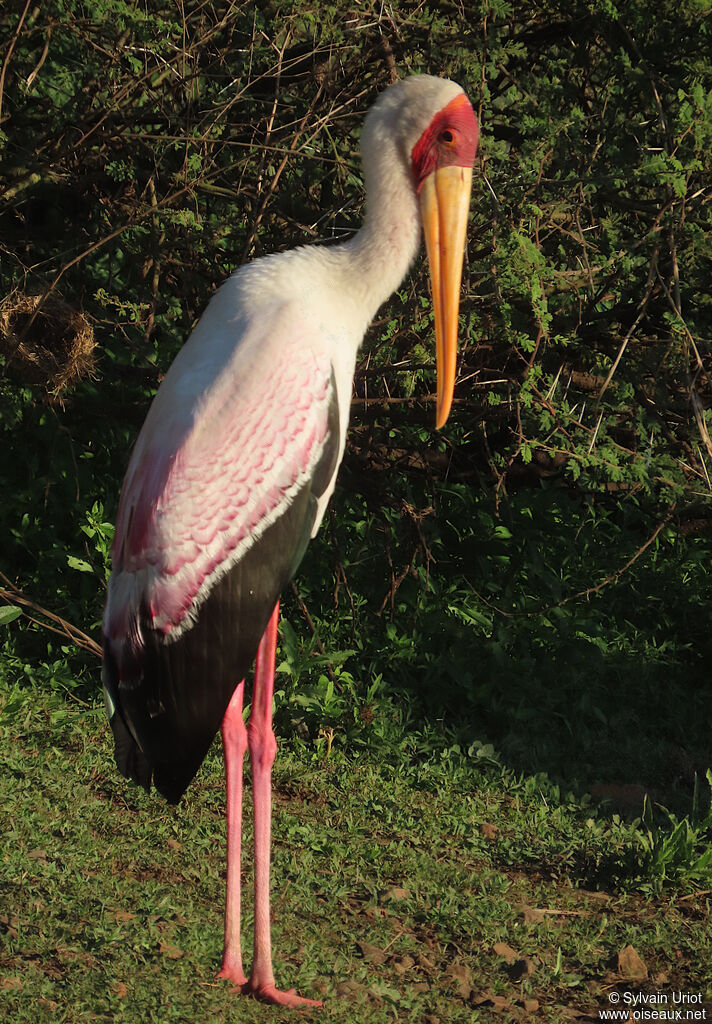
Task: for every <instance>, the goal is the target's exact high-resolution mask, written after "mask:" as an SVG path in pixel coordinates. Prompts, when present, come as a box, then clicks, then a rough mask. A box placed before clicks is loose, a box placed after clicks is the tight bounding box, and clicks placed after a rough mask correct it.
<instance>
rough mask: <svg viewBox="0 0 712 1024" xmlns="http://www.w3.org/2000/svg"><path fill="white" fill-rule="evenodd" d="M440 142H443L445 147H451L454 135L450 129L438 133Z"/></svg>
mask: <svg viewBox="0 0 712 1024" xmlns="http://www.w3.org/2000/svg"><path fill="white" fill-rule="evenodd" d="M440 141H441V142H444V143H445V145H446V146H451V145H452V144H453V142H454V141H455V133H454V132H453V131H451V129H450V128H444V129H443V130H442V131H441V132H440Z"/></svg>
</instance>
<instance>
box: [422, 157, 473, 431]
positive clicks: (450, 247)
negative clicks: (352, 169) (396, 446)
mask: <svg viewBox="0 0 712 1024" xmlns="http://www.w3.org/2000/svg"><path fill="white" fill-rule="evenodd" d="M471 185H472V168H470V167H454V166H448V167H439V168H438V169H437V170H435V171H432V172H431V173H430V174H429V175H428V177H427V178H426V179H425V181H424V182H423V185H422V187H421V190H420V212H421V216H422V218H423V231H424V233H425V248H426V250H427V253H428V262H429V264H430V280H431V283H432V289H433V305H434V307H435V345H436V357H437V371H438V401H437V412H436V421H435V425H436V427H437V428H438V429H440V427H442V426H444V425H445V422H446V420H447V418H448V416H449V415H450V407H451V406H452V394H453V391H454V389H455V368H456V364H457V317H458V313H459V309H460V282H461V280H462V260H463V257H464V255H465V240H466V236H467V214H468V211H469V207H470V187H471Z"/></svg>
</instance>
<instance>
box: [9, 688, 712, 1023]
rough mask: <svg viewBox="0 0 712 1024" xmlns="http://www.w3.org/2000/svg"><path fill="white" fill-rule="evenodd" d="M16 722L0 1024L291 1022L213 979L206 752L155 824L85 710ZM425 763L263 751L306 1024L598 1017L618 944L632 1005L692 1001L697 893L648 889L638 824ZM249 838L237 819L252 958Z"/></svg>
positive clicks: (214, 894)
mask: <svg viewBox="0 0 712 1024" xmlns="http://www.w3.org/2000/svg"><path fill="white" fill-rule="evenodd" d="M13 721H14V723H15V724H14V726H13V728H9V727H8V726H5V728H4V729H3V737H2V743H3V751H4V754H3V759H4V765H3V771H2V776H1V778H0V807H1V808H2V812H1V813H2V820H3V823H4V831H3V843H2V849H1V851H0V893H1V894H2V895H1V897H0V899H1V902H0V929H2V933H3V934H2V947H0V948H1V952H0V1012H1V1013H2V1019H4V1020H8V1021H13V1022H18V1024H21V1022H25V1021H32V1022H37V1021H45V1020H46V1021H52V1022H53V1024H54V1022H57V1021H67V1022H69V1021H71V1022H72V1024H78V1022H84V1021H93V1020H107V1021H108V1020H116V1021H126V1022H139V1021H141V1022H143V1021H156V1022H160V1024H169V1022H178V1021H181V1022H182V1021H185V1022H188V1021H190V1022H194V1021H208V1020H209V1021H228V1020H237V1019H239V1020H241V1021H263V1020H270V1021H278V1020H287V1019H294V1016H295V1015H294V1014H293V1013H292V1014H289V1013H287V1012H284V1011H279V1010H274V1009H272V1008H269V1009H268V1008H265V1007H263V1006H261V1005H259V1004H257V1003H255V1002H253V1001H251V1000H239V1001H238V1002H236V997H235V996H234V995H233V994H232V993H231V992H230V989H229V986H228V985H227V984H225V983H222V982H217V981H215V979H214V973H215V971H216V968H217V966H218V964H219V959H220V953H221V942H222V932H221V928H222V921H221V915H222V900H223V885H224V882H223V876H224V849H223V828H224V823H223V777H222V768H221V760H220V755H219V749H218V748H217V745H216V747H214V748H213V751H212V754H211V756H210V757H209V759H208V761H207V762H206V764H205V766H204V768H203V769H202V771H201V773H200V775H199V777H198V779H197V780H196V782H195V783H194V785H193V786H192V787H191V789H190V790H189V793H188V796H187V799H186V800H185V801H184V802H183V803H182V804H181V806H180V807H179V808H178V809H177V810H173V809H171V808H169V807H167V806H165V805H164V804H163V803H162V802H160V801H159V800H158V799H156V798H153V797H149V796H147V795H146V794H144V793H143V792H141V791H139V790H137V789H136V788H134V787H131V786H129V785H128V784H127V783H125V782H124V781H123V780H121V779H120V778H118V777H117V774H116V771H115V769H114V766H113V762H112V758H111V750H110V743H109V737H108V732H107V728H106V725H105V722H104V718H103V714H102V711H101V710H100V709H98V708H94V707H80V706H79V705H77V704H76V702H74V701H72V702H71V703H69V702H68V701H67V700H66V699H63V698H62V697H60V696H57V695H46V694H43V693H42V692H35V693H34V694H33V700H32V703H29V702H27V704H26V711H25V715H24V717H23V719H22V720H21V721H20V720H19V719H18V717H17V716H16V715H15V716H14V717H13ZM436 746H437V744H436V743H435V741H434V740H433V738H432V737H431V748H432V749H431V752H430V753H429V754H428V755H427V756H423V757H414V756H413V754H412V752H409V753H404V754H403V755H401V756H398V755H397V754H395V753H394V752H393V748H391V750H390V752H389V753H388V754H387V755H385V756H384V750H383V748H382V747H381V748H380V749H379V748H375V749H368V748H366V749H364V750H363V751H361V752H360V753H359V754H358V755H355V754H354V753H353V751H351V752H350V753H349V754H346V753H344V752H343V751H342V750H340V749H338V748H332V750H331V751H330V753H329V755H328V756H325V753H326V750H325V747H324V745H323V744H322V745H321V746H319V747H317V748H315V747H314V746H313V745H305V744H303V743H301V742H299V741H296V740H294V741H291V742H289V743H286V744H283V749H282V750H281V751H280V754H279V755H278V758H277V762H276V766H275V769H276V770H275V816H274V817H275V821H274V833H275V843H274V869H273V917H274V946H275V958H276V962H275V970H276V974H277V981H278V984H281V985H283V986H290V985H296V986H297V988H298V990H300V991H302V992H304V993H305V994H309V995H312V996H315V995H317V996H318V995H323V997H324V999H325V1001H326V1008H325V1010H323V1011H321V1014H320V1016H321V1019H324V1020H336V1021H340V1020H349V1021H352V1020H358V1021H363V1022H380V1021H392V1020H402V1021H411V1020H416V1021H421V1020H422V1021H428V1020H430V1021H433V1020H435V1018H438V1019H439V1020H441V1021H453V1022H454V1021H480V1020H482V1021H486V1020H490V1019H493V1018H492V1014H493V1013H494V1009H493V1004H492V1000H491V998H490V997H491V996H497V997H500V998H503V999H505V1000H507V1002H508V1004H509V1005H510V1007H512V1008H513V1009H511V1010H509V1011H507V1012H511V1013H513V1014H516V1013H519V1014H520V1016H521V1015H522V1014H523V1015H524V1019H538V1020H543V1021H544V1020H546V1021H563V1020H567V1019H570V1017H569V1016H567V1013H568V1012H569V1011H571V1010H572V1009H576V1010H578V1011H580V1012H582V1013H583V1012H587V1013H595V1011H596V1008H597V1007H600V1006H607V1005H608V1002H607V994H608V992H609V990H610V988H611V986H615V985H616V984H618V986H619V987H620V988H621V991H622V990H623V989H625V988H628V989H632V988H634V986H633V984H632V983H631V982H627V983H626V982H624V981H622V980H621V977H620V973H619V972H618V971H617V961H616V957H617V954H618V953H619V952H620V950H622V949H623V948H624V947H626V946H628V945H632V946H634V947H635V949H636V950H637V951H638V953H639V955H640V956H641V957H642V959H643V961H644V962H645V964H646V967H647V970H648V974H649V979H650V980H649V983H648V985H649V988H650V986H652V987H653V988H654V987H656V986H657V988H664V989H666V990H668V991H672V990H674V989H682V990H684V991H689V992H698V991H701V992H703V993H704V997H705V998H706V999H707V1000H709V999H710V997H711V996H712V992H711V991H710V989H709V964H710V963H711V962H712V932H711V931H710V929H709V926H708V918H707V915H708V911H709V894H708V893H705V892H704V891H703V890H702V889H700V886H699V885H695V884H691V883H689V881H688V884H684V882H683V883H682V884H680V885H678V886H677V887H676V889H672V890H671V889H670V888H669V887H668V888H667V889H665V890H664V892H663V894H662V895H657V896H652V895H650V894H649V893H648V894H646V886H647V883H648V881H649V879H646V876H645V870H644V868H645V855H644V850H643V847H642V845H641V844H640V842H639V838H638V837H639V835H640V833H639V832H637V831H636V827H635V825H633V824H628V823H625V822H623V821H621V820H620V819H619V818H618V817H616V816H613V817H609V818H606V817H605V816H603V817H602V816H598V815H597V814H596V813H595V812H594V811H593V810H592V809H591V807H590V806H589V802H588V801H586V800H583V801H581V800H578V801H574V800H573V798H571V797H566V796H565V795H562V794H561V793H560V792H559V791H558V790H557V788H556V787H554V786H552V785H551V784H550V783H549V782H548V781H547V780H546V778H543V777H539V778H533V777H530V778H522V777H517V776H515V775H514V774H513V773H511V772H509V771H506V770H504V769H502V768H501V767H499V766H498V765H497V764H496V761H495V760H493V759H492V758H491V757H487V756H485V757H481V756H480V757H478V756H477V752H478V749H479V750H480V751H481V748H476V747H473V748H472V749H471V750H470V751H467V750H460V749H459V748H452V747H450V748H448V747H447V746H446V745H445V744H444V743H442V742H441V744H440V749H439V750H437V749H435V748H436ZM248 815H249V802H248ZM250 842H251V828H250V827H249V824H248V825H247V827H246V849H247V851H248V856H247V858H246V860H245V865H244V867H245V876H246V877H245V883H246V886H247V888H248V898H247V900H246V903H247V906H246V910H245V913H246V921H245V933H246V940H247V942H248V943H249V935H250V930H251V917H250V914H251V899H250V898H249V885H250V881H251V871H250V862H249V849H250ZM648 889H649V886H648ZM527 908H533V910H532V909H527ZM533 911H544V913H534V912H533ZM502 943H504V944H506V945H507V946H509V947H511V949H512V950H513V951H514V952H515V953H516V957H515V959H514V962H513V963H510V964H508V963H507V959H506V957H505V956H503V955H501V954H502V952H503V950H504V947H502V946H500V947H498V950H499V951H497V950H496V949H495V947H496V946H497V944H502ZM510 959H511V957H510ZM656 979H657V980H656ZM525 1000H529V1001H530V1000H536V1001H537V1002H536V1005H537V1006H538V1009H537V1008H535V1004H534V1003H532V1002H527V1003H526V1006H527V1007H529V1009H526V1010H525V1009H524V1007H525ZM300 1019H301V1018H300ZM498 1019H499V1018H498ZM594 1019H595V1018H594Z"/></svg>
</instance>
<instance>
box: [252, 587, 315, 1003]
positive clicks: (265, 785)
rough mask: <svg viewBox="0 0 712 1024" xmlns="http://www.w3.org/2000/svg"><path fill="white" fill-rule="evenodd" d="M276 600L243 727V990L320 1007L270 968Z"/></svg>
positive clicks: (269, 998) (277, 1000)
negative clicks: (248, 791)
mask: <svg viewBox="0 0 712 1024" xmlns="http://www.w3.org/2000/svg"><path fill="white" fill-rule="evenodd" d="M278 621H279V603H277V604H276V605H275V609H274V611H273V612H272V617H271V619H270V620H269V623H268V625H267V629H266V630H265V632H264V636H263V637H262V640H261V641H260V646H259V650H258V652H257V662H256V664H255V684H254V689H253V693H252V712H251V714H250V721H249V724H248V726H247V741H248V745H249V749H250V763H251V764H252V790H253V798H254V808H255V956H254V960H253V963H252V973H251V974H250V980H249V981H248V983H247V985H246V986H245V989H244V990H245V991H246V992H250V993H252V995H254V996H256V997H257V998H258V999H262V1000H264V1001H265V1002H267V1003H274V1004H277V1005H279V1006H320V1005H321V1003H318V1002H316V1001H315V1000H313V999H304V998H302V996H298V995H297V994H296V992H295V991H294V989H290V990H289V991H288V992H281V991H280V990H279V989H278V988H276V986H275V983H274V974H273V973H272V943H271V937H270V908H269V863H270V839H271V816H272V764H273V762H274V755H275V753H276V752H277V741H276V739H275V736H274V732H273V730H272V698H273V694H274V658H275V651H276V648H277V622H278Z"/></svg>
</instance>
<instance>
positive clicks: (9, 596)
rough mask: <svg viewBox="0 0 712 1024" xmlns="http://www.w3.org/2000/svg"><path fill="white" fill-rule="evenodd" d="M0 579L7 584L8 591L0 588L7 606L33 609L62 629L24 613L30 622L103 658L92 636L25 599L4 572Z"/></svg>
mask: <svg viewBox="0 0 712 1024" xmlns="http://www.w3.org/2000/svg"><path fill="white" fill-rule="evenodd" d="M0 578H2V579H3V580H4V582H5V583H6V584H7V587H8V589H5V588H4V587H0V600H1V601H5V602H6V603H7V604H18V605H22V606H23V607H24V608H31V609H32V611H35V612H38V614H40V615H44V617H45V618H47V619H50V621H51V622H56V623H57V625H58V626H60V627H61V628H60V629H57V628H56V626H50V625H49V623H47V622H42V621H41V620H40V619H35V618H34V617H33V616H32V615H29V614H28V613H27V612H23V615H25V616H26V617H27V618H28V619H29V620H30V622H34V623H35V625H37V626H41V627H42V629H48V630H50V631H51V632H52V633H59V635H60V636H63V637H64V638H65V639H67V640H71V641H72V643H73V644H74V645H75V646H76V647H80V648H81V649H82V650H85V651H89V652H90V653H91V654H96V656H97V657H98V658H101V656H102V650H101V647H100V646H99V644H98V643H97V642H96V640H92V638H91V637H90V636H87V634H86V633H84V632H82V630H81V629H79V628H78V627H77V626H73V625H72V624H71V622H67V620H66V619H63V618H62V616H61V615H56V614H55V613H54V612H51V611H49V610H48V609H47V608H43V607H42V605H41V604H37V603H36V602H35V601H30V599H29V598H27V597H25V595H24V594H23V593H22V591H21V590H18V588H17V587H16V586H15V584H14V583H13V582H12V581H11V580H9V579H8V577H7V576H6V575H5V573H4V572H0Z"/></svg>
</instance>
